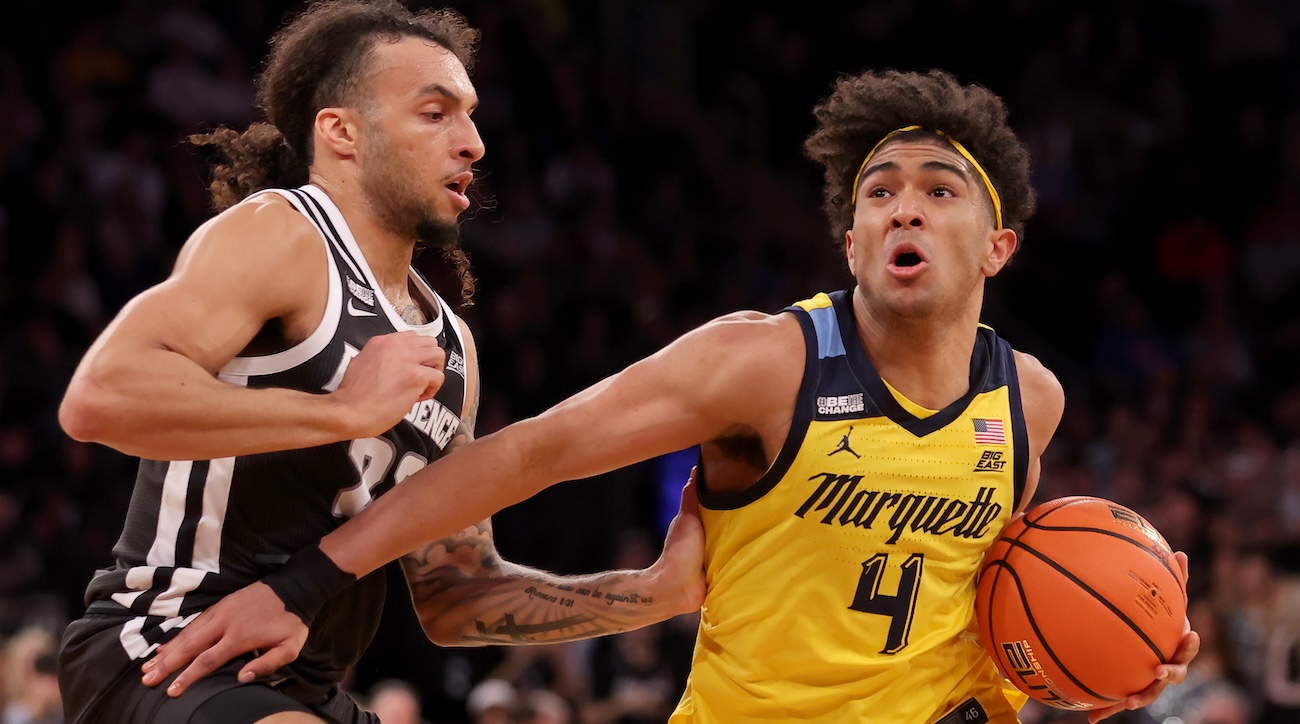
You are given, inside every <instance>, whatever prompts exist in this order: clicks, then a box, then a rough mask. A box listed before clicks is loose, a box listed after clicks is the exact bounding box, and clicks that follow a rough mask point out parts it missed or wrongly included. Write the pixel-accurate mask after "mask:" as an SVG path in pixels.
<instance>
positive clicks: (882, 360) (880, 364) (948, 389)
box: [853, 294, 979, 410]
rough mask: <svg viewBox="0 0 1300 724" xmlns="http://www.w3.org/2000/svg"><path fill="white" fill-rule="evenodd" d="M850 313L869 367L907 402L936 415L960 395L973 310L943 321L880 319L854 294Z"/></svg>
mask: <svg viewBox="0 0 1300 724" xmlns="http://www.w3.org/2000/svg"><path fill="white" fill-rule="evenodd" d="M853 311H854V324H855V325H856V327H857V330H858V337H859V338H860V339H861V341H862V344H863V345H864V347H865V350H866V353H867V357H868V358H869V359H870V360H871V364H872V365H873V366H875V368H876V371H877V372H879V373H880V376H881V378H882V379H884V380H885V381H886V382H888V383H889V384H890V385H891V386H892V387H893V388H894V389H896V390H898V392H899V393H900V394H902V395H903V396H904V397H906V398H907V399H908V400H911V401H912V402H914V403H916V404H918V405H920V406H922V407H926V408H929V409H932V410H940V409H943V408H944V407H947V406H948V405H950V404H952V403H953V402H954V401H956V400H958V399H960V398H961V397H962V396H963V395H965V394H966V391H967V390H968V389H969V387H970V360H971V354H972V353H973V351H974V349H975V337H976V329H977V327H978V324H979V314H978V310H975V313H974V314H973V315H964V316H962V317H954V318H949V319H943V320H939V319H926V320H905V319H899V318H889V319H880V318H878V317H876V316H873V315H872V314H871V313H870V312H868V311H867V308H866V306H865V305H864V304H863V303H862V301H861V298H860V297H859V296H858V295H856V294H855V295H854V304H853ZM967 317H969V318H967Z"/></svg>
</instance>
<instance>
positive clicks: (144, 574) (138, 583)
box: [113, 566, 158, 608]
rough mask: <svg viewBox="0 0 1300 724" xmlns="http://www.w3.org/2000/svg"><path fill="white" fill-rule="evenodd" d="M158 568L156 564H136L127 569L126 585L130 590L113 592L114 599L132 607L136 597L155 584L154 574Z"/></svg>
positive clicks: (127, 606)
mask: <svg viewBox="0 0 1300 724" xmlns="http://www.w3.org/2000/svg"><path fill="white" fill-rule="evenodd" d="M156 570H158V568H157V567H156V566H134V567H132V568H129V569H127V571H126V587H127V588H128V589H130V590H129V591H121V592H118V593H114V594H113V600H114V601H116V602H118V603H119V604H121V605H122V606H125V607H126V608H130V607H131V604H133V603H135V599H137V598H139V597H140V594H142V593H144V592H145V591H148V590H149V589H150V588H151V587H152V586H153V574H154V571H156Z"/></svg>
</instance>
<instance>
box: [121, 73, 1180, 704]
mask: <svg viewBox="0 0 1300 724" xmlns="http://www.w3.org/2000/svg"><path fill="white" fill-rule="evenodd" d="M816 116H817V120H818V126H817V129H816V130H815V132H814V134H813V135H812V136H811V137H810V139H809V140H808V142H807V143H806V146H805V148H806V150H807V151H808V152H809V155H810V156H812V157H813V158H814V159H815V160H816V161H818V162H819V163H821V164H822V165H823V167H824V169H825V178H826V191H825V199H824V200H825V207H826V210H827V212H828V217H829V219H830V221H831V227H832V229H833V230H834V234H835V239H836V241H837V243H839V244H841V248H842V250H843V253H844V255H845V260H846V261H847V264H848V267H849V270H850V271H851V272H852V275H853V277H854V283H853V285H852V287H851V288H849V289H845V290H838V291H835V292H833V293H831V294H819V295H816V296H815V297H813V298H810V299H808V300H804V301H802V302H798V303H796V304H794V305H792V306H791V307H790V308H788V309H785V310H783V311H781V312H780V313H777V314H763V313H759V312H738V313H735V314H731V315H727V316H724V317H721V318H719V319H717V320H714V321H712V322H710V323H708V324H705V325H703V326H701V327H700V328H698V329H696V330H693V331H691V332H689V333H687V334H685V335H683V336H682V337H681V338H680V339H678V340H676V341H674V342H673V343H672V344H670V345H668V346H667V347H665V348H664V349H663V350H660V351H659V352H657V353H656V354H654V355H651V356H650V357H648V358H646V359H644V360H641V361H640V362H637V363H636V364H633V365H631V366H630V367H628V368H627V369H625V370H623V371H622V372H620V373H618V374H616V375H614V376H612V377H611V378H609V379H607V380H605V381H603V382H601V383H599V384H597V385H595V386H593V387H591V388H589V389H587V390H585V391H582V392H579V393H578V394H576V395H574V396H573V397H570V398H569V399H568V400H566V401H564V402H562V403H560V404H559V405H557V406H555V407H553V408H551V409H550V410H548V411H546V412H544V413H542V414H541V415H539V416H537V417H535V418H531V419H528V420H523V421H520V422H517V423H515V424H513V425H511V426H509V427H507V428H505V429H503V430H500V431H498V432H496V433H494V434H492V435H490V436H487V437H484V438H483V439H481V440H478V441H476V442H474V443H472V444H470V445H469V446H467V447H466V448H465V450H462V451H460V452H458V453H457V454H455V455H451V456H448V457H446V458H444V459H442V460H439V461H437V462H435V463H432V464H431V465H430V466H429V467H428V468H426V469H424V470H422V471H420V472H417V473H415V474H414V475H413V476H412V477H411V478H410V479H408V480H407V482H406V483H404V484H403V485H402V486H400V487H399V488H397V489H396V490H394V491H393V492H392V493H390V494H389V495H388V496H385V498H383V499H381V500H379V501H377V502H376V503H375V504H374V505H372V506H370V507H368V508H367V509H365V510H364V511H362V512H361V513H359V514H358V515H357V516H356V517H355V518H353V519H352V520H350V521H349V522H348V523H346V524H345V525H343V526H341V527H340V528H338V529H337V530H335V531H333V532H332V533H330V534H329V535H327V536H325V537H324V538H323V539H322V541H321V543H320V545H319V546H318V547H317V549H316V550H315V551H314V552H312V553H311V554H312V555H324V556H325V557H327V558H328V559H329V560H330V561H331V563H332V564H333V565H336V566H337V567H338V568H339V569H341V570H343V571H348V572H352V573H355V574H363V573H366V572H368V571H371V570H373V569H374V568H376V567H377V566H379V565H382V564H383V563H384V562H385V561H387V560H390V559H392V558H395V557H397V556H400V555H401V554H403V553H404V552H405V551H407V550H409V549H410V548H412V547H414V546H416V545H418V544H419V543H420V542H421V541H424V540H426V539H428V538H429V537H431V536H433V535H435V533H443V534H445V533H446V532H447V531H451V530H455V529H457V528H459V527H460V526H463V525H465V524H466V523H467V522H468V521H472V520H475V519H478V518H481V517H483V516H485V515H487V514H490V513H491V512H493V511H495V510H498V509H500V508H502V507H504V506H506V505H510V504H512V503H514V502H516V501H519V500H522V499H524V498H526V497H528V496H529V495H532V494H533V493H534V492H536V491H537V490H540V489H541V488H543V487H545V486H547V485H551V484H554V483H557V482H560V481H563V480H571V479H581V478H585V477H589V476H591V475H595V474H599V473H602V472H604V471H608V470H611V469H615V468H618V467H621V466H624V465H629V464H632V463H635V462H638V461H641V460H645V459H648V458H651V457H654V456H656V455H660V454H664V453H668V452H671V451H675V450H680V449H684V448H687V447H690V446H693V445H700V446H701V474H700V478H699V480H698V484H699V486H700V493H699V500H700V504H701V505H700V508H701V512H700V514H701V518H702V520H703V523H704V527H705V535H706V556H705V560H706V565H707V567H708V571H709V581H710V590H709V591H708V594H707V597H706V599H705V606H704V615H703V620H702V623H701V627H700V632H699V640H698V643H697V646H696V651H695V658H694V660H693V663H692V673H691V681H690V683H689V684H688V690H687V692H686V693H685V695H684V696H683V699H682V702H681V704H680V705H679V707H678V709H677V712H676V713H675V714H674V716H673V719H672V721H673V722H674V724H677V723H678V722H699V723H713V722H718V723H720V724H729V723H730V722H734V721H753V720H759V719H761V720H775V719H781V720H783V721H796V720H797V721H818V722H836V723H839V722H877V721H888V722H908V724H933V723H934V722H949V721H993V722H995V723H996V724H1009V723H1011V722H1015V721H1016V709H1017V708H1018V707H1019V705H1020V704H1021V703H1023V702H1024V699H1025V697H1024V695H1023V694H1017V693H1016V692H1014V691H1012V690H1011V688H1010V686H1009V685H1008V684H1006V682H1005V681H1003V680H1002V678H1001V676H1000V675H999V674H998V673H997V671H996V670H995V669H994V667H993V664H992V661H991V660H990V659H989V658H988V656H987V653H986V652H984V651H982V650H981V649H980V646H979V643H978V641H977V640H976V638H975V635H974V634H973V632H972V631H973V620H972V619H973V609H974V605H973V599H974V590H975V578H976V575H977V573H978V570H979V563H980V561H981V559H982V557H983V554H984V552H985V551H987V549H988V547H989V546H990V545H991V544H992V542H993V540H994V539H995V537H996V535H997V533H998V531H999V530H1001V529H1002V527H1003V526H1004V525H1005V524H1006V522H1007V521H1008V520H1010V518H1011V515H1012V513H1013V511H1016V510H1023V509H1024V508H1025V507H1026V506H1027V505H1028V504H1029V502H1030V501H1031V500H1032V498H1033V494H1034V489H1035V487H1036V485H1037V483H1038V476H1039V472H1040V458H1041V455H1042V453H1043V451H1044V449H1045V448H1046V447H1047V445H1048V442H1049V440H1050V439H1051V437H1052V435H1053V434H1054V433H1055V430H1056V427H1057V424H1058V423H1059V421H1060V419H1061V415H1062V412H1063V409H1064V404H1065V399H1064V391H1063V389H1062V387H1061V384H1060V382H1059V381H1058V380H1057V379H1056V377H1055V375H1053V374H1052V373H1051V372H1050V371H1049V370H1048V369H1046V368H1045V367H1044V366H1043V365H1042V364H1041V363H1040V362H1039V361H1038V360H1037V359H1035V358H1034V357H1032V356H1031V355H1028V354H1025V353H1024V352H1020V351H1016V350H1014V349H1012V348H1011V346H1010V344H1009V343H1008V342H1007V341H1006V340H1003V339H1001V338H999V337H997V335H996V334H995V333H994V332H993V331H992V330H991V329H989V328H988V327H985V326H983V325H981V324H980V323H979V321H980V315H981V310H982V305H983V298H984V288H985V283H986V281H987V280H988V279H989V278H991V277H993V276H995V275H996V274H998V273H999V272H1000V271H1001V270H1002V269H1003V268H1004V266H1005V265H1006V263H1007V262H1008V260H1009V259H1010V258H1011V256H1012V254H1013V253H1015V251H1016V249H1017V248H1018V245H1019V240H1020V236H1021V234H1023V231H1024V224H1025V221H1026V220H1027V219H1028V218H1029V216H1030V214H1031V212H1032V210H1033V191H1032V188H1031V186H1030V184H1029V178H1028V176H1029V163H1028V156H1027V153H1026V151H1025V149H1024V147H1023V145H1022V144H1021V143H1020V141H1019V140H1018V139H1017V138H1016V137H1015V134H1014V132H1013V131H1012V129H1011V128H1010V127H1009V125H1008V124H1007V119H1006V109H1005V107H1004V105H1003V103H1002V101H1001V100H1000V99H998V98H997V97H996V96H994V95H993V94H992V93H990V92H989V91H988V90H986V89H984V88H980V87H978V86H967V85H963V84H960V83H959V82H958V81H957V80H956V79H955V78H953V77H952V76H951V75H949V74H947V73H942V72H939V71H934V72H931V73H899V72H892V71H886V72H864V73H861V74H858V75H854V76H845V77H843V78H841V79H839V80H838V81H837V83H836V84H835V88H834V91H833V92H832V93H831V95H830V96H829V97H828V98H827V99H826V100H825V101H824V102H823V103H821V104H820V105H819V106H818V107H817V109H816ZM977 421H978V422H982V423H985V424H984V434H983V435H979V434H977V432H978V431H979V428H978V426H977V425H976V422H977ZM989 422H993V423H994V427H989V425H988V423H989ZM849 425H852V426H853V430H852V433H851V438H849V439H848V441H849V442H850V443H851V446H852V448H851V449H852V450H853V451H854V452H855V453H857V454H859V455H860V456H861V458H860V459H859V458H852V457H850V456H847V455H834V456H833V457H828V455H827V453H828V452H832V451H834V450H835V449H836V447H837V443H838V442H842V441H843V440H845V439H846V438H844V437H843V436H844V434H845V433H846V428H847V427H848V426H849ZM999 425H1002V426H1000V427H999ZM991 429H995V430H997V431H998V432H996V434H990V433H989V430H991ZM593 430H597V432H594V433H593ZM593 434H594V435H597V436H598V438H599V439H598V442H599V444H593V438H592V436H593ZM989 451H993V452H997V453H998V455H1000V456H1001V455H1005V456H1006V458H1005V459H1006V460H1008V461H1009V463H1008V464H1007V465H1006V466H1005V467H1002V468H999V471H997V472H995V473H988V472H981V471H980V470H978V469H977V466H978V461H979V460H981V459H982V458H981V453H982V452H989ZM828 460H829V461H831V462H828ZM449 496H455V498H456V500H457V501H458V505H456V506H446V505H441V504H440V503H441V501H442V500H445V499H446V498H447V497H449ZM905 501H906V502H905ZM922 506H924V508H923V507H922ZM922 510H924V512H921V511H922ZM913 516H914V517H913ZM976 521H979V522H976ZM1176 559H1177V564H1178V565H1180V566H1181V567H1182V570H1183V573H1184V575H1185V574H1186V560H1187V559H1186V556H1185V555H1184V554H1182V553H1178V554H1177V555H1176ZM773 562H775V563H776V564H777V565H774V564H773ZM886 566H889V567H890V570H893V571H894V573H893V576H894V578H893V580H894V581H899V583H892V582H891V583H890V584H889V585H888V587H882V588H881V589H880V590H877V584H880V582H881V580H882V576H883V575H887V574H883V573H882V571H883V570H885V567H886ZM319 569H320V566H319V565H307V564H304V563H301V562H297V561H291V562H290V563H289V564H287V565H286V566H285V567H284V568H282V569H280V570H279V571H277V573H276V574H275V576H273V577H268V578H267V579H266V581H265V583H258V584H254V585H251V586H249V587H247V588H245V589H244V590H242V591H239V592H237V593H234V594H232V595H231V596H230V597H229V598H227V599H226V600H223V601H221V602H219V603H217V604H216V605H214V606H213V607H212V608H211V609H209V610H208V611H207V612H205V613H204V614H203V615H202V616H201V617H200V618H199V619H198V620H197V621H196V622H195V623H194V624H193V625H191V626H190V627H189V628H187V629H186V631H184V632H183V633H182V634H180V635H179V636H178V637H177V638H176V639H175V640H173V641H172V642H170V643H169V644H167V645H165V646H164V647H163V650H162V651H161V652H160V653H159V654H158V655H157V656H156V657H155V659H154V660H153V661H151V662H150V664H148V665H147V668H149V669H150V673H149V674H148V676H149V677H150V679H151V680H156V679H157V678H161V677H162V676H164V675H168V674H171V673H172V672H175V671H177V670H179V668H180V667H183V666H186V665H187V663H188V667H187V668H186V669H185V670H184V671H183V672H182V673H181V675H180V677H179V679H177V682H178V683H177V684H176V686H177V688H178V689H180V690H183V689H184V688H185V687H186V686H187V685H188V684H189V683H190V682H192V681H194V680H195V677H197V676H200V675H202V674H203V673H205V672H206V671H208V670H211V668H212V667H213V666H215V665H218V664H220V663H223V662H225V661H226V660H227V659H229V658H230V657H231V656H233V655H236V654H238V653H241V652H246V651H252V650H257V651H258V653H259V655H258V658H256V659H254V660H253V661H250V662H249V663H248V664H246V665H245V666H244V671H246V672H247V673H249V674H260V673H265V672H267V671H271V670H274V669H275V668H277V667H279V666H281V665H283V664H284V663H285V662H287V661H291V660H292V659H293V658H294V656H295V655H296V652H295V650H294V648H293V647H294V645H295V642H293V641H292V640H291V639H292V636H293V632H294V631H295V630H299V631H300V630H301V628H302V624H301V623H300V622H297V621H295V620H294V619H293V618H292V617H288V616H284V615H282V614H283V611H284V610H285V607H286V606H289V607H291V608H292V607H294V606H296V605H297V604H296V603H295V600H296V594H294V593H293V592H292V591H291V592H290V595H288V596H285V595H283V594H281V593H280V592H279V590H277V589H284V588H286V586H285V583H284V581H283V580H277V579H276V576H283V577H284V578H288V579H291V580H293V581H296V582H298V584H299V585H302V586H306V585H308V582H311V581H320V580H321V576H320V575H319V572H318V571H319ZM901 569H906V570H905V572H906V573H907V580H910V581H911V582H912V583H911V584H909V585H911V586H912V587H911V588H910V589H909V590H910V591H911V593H912V594H913V595H910V596H909V595H908V591H907V590H904V589H903V584H902V582H901V581H902V580H903V576H902V573H903V572H904V571H902V570H901ZM873 572H874V578H873ZM895 586H897V589H894V587H895ZM289 588H291V589H292V587H289ZM895 590H896V592H895ZM737 592H740V595H739V596H737V595H736V593H737ZM855 592H856V595H855ZM860 601H861V603H863V604H864V605H862V606H860V607H859V605H858V604H859V602H860ZM250 610H253V611H257V612H259V615H258V616H256V617H251V618H250V617H249V616H248V615H247V612H248V611H250ZM913 614H916V617H915V618H914V617H913ZM286 641H287V643H281V642H286ZM1098 645H1102V646H1104V645H1105V642H1104V641H1102V642H1098ZM1198 646H1199V639H1198V637H1197V635H1196V634H1195V633H1194V632H1192V631H1190V630H1189V631H1188V632H1187V633H1186V634H1185V635H1184V637H1183V639H1182V641H1181V642H1180V645H1179V647H1178V650H1177V652H1176V653H1175V654H1174V656H1173V658H1172V659H1171V660H1170V661H1169V662H1167V663H1165V664H1163V665H1161V666H1159V667H1157V669H1156V670H1155V671H1153V672H1152V681H1151V683H1150V685H1149V686H1147V687H1145V688H1144V689H1143V690H1141V691H1138V692H1134V693H1133V694H1132V695H1130V696H1128V697H1127V698H1125V699H1124V700H1122V701H1117V702H1115V703H1114V704H1113V705H1112V706H1109V707H1106V708H1103V709H1099V710H1096V711H1092V712H1090V718H1091V719H1092V720H1093V721H1097V720H1099V719H1102V718H1105V717H1108V716H1110V715H1113V714H1115V713H1117V712H1119V711H1122V710H1124V709H1126V708H1127V709H1132V708H1138V707H1141V706H1145V705H1146V704H1149V703H1150V702H1151V701H1153V700H1154V699H1155V698H1156V696H1157V695H1158V694H1159V693H1160V691H1161V690H1162V689H1163V688H1164V687H1165V686H1166V685H1168V684H1170V683H1179V682H1181V681H1182V680H1183V679H1184V678H1185V677H1186V674H1187V663H1188V662H1189V661H1191V660H1192V658H1193V657H1194V656H1195V655H1196V652H1197V648H1198ZM950 653H951V654H953V655H951V656H949V655H948V654H950ZM189 662H192V663H189ZM792 662H797V663H792ZM915 662H920V663H919V664H918V665H917V666H911V664H912V663H915Z"/></svg>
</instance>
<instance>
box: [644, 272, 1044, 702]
mask: <svg viewBox="0 0 1300 724" xmlns="http://www.w3.org/2000/svg"><path fill="white" fill-rule="evenodd" d="M851 306H852V303H851V295H850V294H849V293H848V292H836V293H834V294H830V295H826V294H819V295H817V296H816V297H814V298H813V299H810V300H806V301H803V302H799V303H798V304H796V305H794V306H792V307H790V308H789V309H788V310H787V311H789V312H790V313H793V314H795V315H796V316H797V317H798V318H799V321H800V323H801V324H802V326H803V330H804V338H805V341H806V343H807V354H808V361H807V365H806V369H805V372H804V377H803V382H802V384H801V386H800V389H799V397H798V400H797V402H796V406H795V413H794V420H793V423H792V424H791V427H790V433H789V436H788V438H787V439H786V442H785V445H784V446H783V447H782V449H781V451H780V452H779V453H778V455H777V456H776V461H775V462H774V463H773V464H772V467H771V468H770V469H769V470H768V471H767V473H766V474H765V475H764V476H763V477H762V478H761V479H760V480H759V481H758V482H757V483H756V484H755V485H754V486H753V487H752V488H750V489H748V490H745V491H744V492H741V493H738V494H734V495H721V494H710V493H708V492H707V480H706V479H704V478H701V481H700V482H701V485H700V491H701V492H700V503H701V511H700V512H701V516H702V517H703V520H704V529H705V540H706V543H705V546H706V553H705V555H706V567H707V577H708V594H707V596H706V598H705V601H704V607H703V609H702V618H701V621H700V629H699V634H698V638H697V639H696V644H695V654H694V659H693V663H692V667H691V674H690V680H689V682H688V684H687V687H686V692H685V693H684V694H683V696H682V699H681V702H680V703H679V704H678V706H677V711H676V712H675V713H674V714H673V716H672V719H671V720H670V721H671V722H673V724H686V723H687V722H699V723H702V724H715V723H716V724H735V723H736V722H750V721H765V722H768V721H771V722H789V721H813V722H881V723H882V724H934V723H936V722H941V723H942V724H980V723H981V722H995V723H997V724H1002V723H1004V722H1015V721H1016V710H1017V709H1019V707H1020V706H1021V705H1022V704H1023V703H1024V702H1025V699H1026V697H1025V696H1024V695H1023V694H1021V693H1019V692H1018V691H1016V690H1015V689H1014V688H1013V687H1011V685H1010V684H1008V683H1006V682H1005V681H1004V680H1003V678H1002V676H1001V675H1000V674H999V673H998V672H997V669H995V668H994V665H993V661H992V659H990V658H989V657H988V656H987V655H986V654H985V653H984V650H983V649H982V648H981V646H980V644H979V641H978V639H977V633H976V628H975V624H974V616H973V610H974V602H975V577H976V574H977V573H978V570H979V565H980V562H981V559H982V557H983V555H984V552H985V550H986V549H987V548H988V547H989V546H990V545H991V544H992V542H993V539H994V537H996V536H997V535H998V533H999V532H1000V531H1001V530H1002V528H1003V526H1004V525H1006V523H1007V521H1008V520H1009V519H1010V516H1011V514H1012V512H1013V511H1014V510H1015V508H1016V505H1017V503H1018V502H1019V498H1020V494H1021V492H1022V490H1023V489H1024V483H1025V471H1026V468H1027V464H1028V453H1027V441H1026V432H1025V422H1024V416H1023V414H1022V411H1021V404H1020V390H1019V386H1018V382H1017V377H1016V368H1015V361H1014V358H1013V355H1012V350H1011V347H1010V345H1008V344H1007V343H1006V342H1005V341H1004V340H1002V339H1000V338H999V337H998V336H997V335H995V334H994V333H993V331H992V330H991V329H989V328H987V327H983V326H981V327H980V329H979V334H978V335H977V339H976V343H975V348H974V354H973V356H972V358H971V365H970V389H969V391H968V392H967V394H966V395H965V396H964V397H962V398H961V399H960V400H957V401H956V402H954V403H953V404H951V405H949V406H948V407H946V408H944V409H942V410H938V411H927V410H923V409H921V408H920V407H918V406H916V405H915V404H913V403H911V402H910V401H907V400H905V399H901V396H899V395H897V394H896V393H894V392H893V391H892V390H891V389H890V388H889V387H888V386H887V385H886V384H885V382H884V381H883V380H882V379H881V378H880V375H879V374H877V373H876V371H875V369H874V368H873V367H872V365H871V362H870V361H869V360H868V358H867V355H866V353H865V352H864V351H863V348H862V344H861V342H860V341H859V339H858V336H857V332H856V328H855V325H854V322H853V311H852V308H851Z"/></svg>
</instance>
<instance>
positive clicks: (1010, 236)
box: [980, 229, 1020, 277]
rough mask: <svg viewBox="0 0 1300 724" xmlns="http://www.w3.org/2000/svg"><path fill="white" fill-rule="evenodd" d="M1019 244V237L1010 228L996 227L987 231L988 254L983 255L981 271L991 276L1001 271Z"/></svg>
mask: <svg viewBox="0 0 1300 724" xmlns="http://www.w3.org/2000/svg"><path fill="white" fill-rule="evenodd" d="M1019 244H1020V239H1019V237H1017V236H1016V232H1015V231H1013V230H1011V229H998V230H996V231H991V232H989V247H988V254H987V255H986V256H985V257H984V264H983V265H982V266H981V267H980V268H981V271H983V272H984V276H986V277H991V276H993V275H995V274H997V273H998V272H1000V271H1002V267H1004V266H1006V265H1007V262H1008V261H1009V260H1010V259H1011V255H1012V254H1014V253H1016V247H1017V246H1019Z"/></svg>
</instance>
